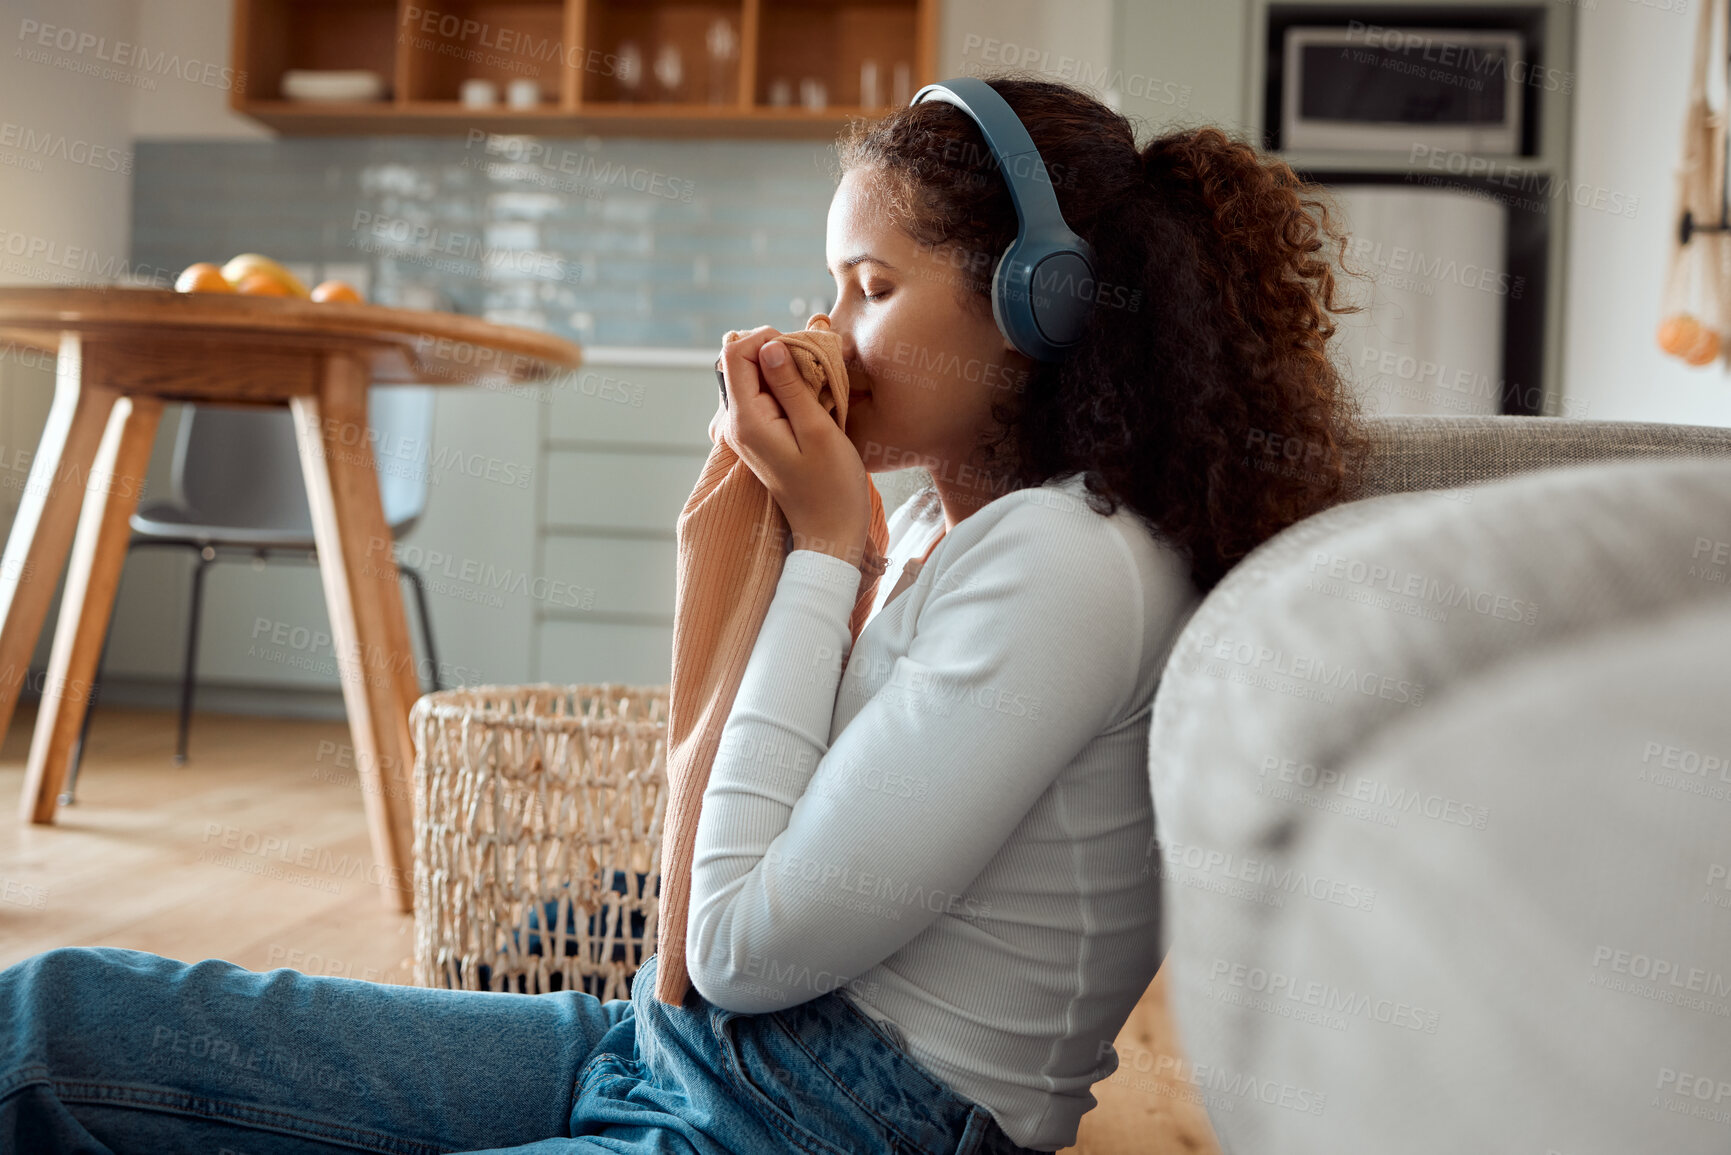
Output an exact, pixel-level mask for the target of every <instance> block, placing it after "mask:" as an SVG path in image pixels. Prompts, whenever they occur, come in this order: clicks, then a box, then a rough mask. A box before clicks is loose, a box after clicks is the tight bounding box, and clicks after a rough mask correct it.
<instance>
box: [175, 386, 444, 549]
mask: <svg viewBox="0 0 1731 1155" xmlns="http://www.w3.org/2000/svg"><path fill="white" fill-rule="evenodd" d="M367 409H368V423H369V425H370V426H371V428H372V433H373V435H374V436H373V455H374V459H375V464H376V466H377V469H378V475H379V498H380V501H381V502H382V504H383V506H384V511H385V523H386V524H387V525H389V526H390V527H391V533H392V535H393V536H401V535H402V534H404V533H407V532H408V531H409V529H410V528H411V527H412V526H413V525H414V523H415V521H416V520H417V519H418V518H419V517H420V516H421V514H422V513H423V512H424V511H425V510H426V507H427V490H428V487H429V485H430V484H431V479H430V478H429V477H428V468H429V466H428V458H429V452H428V451H429V446H430V443H431V440H432V432H433V389H432V387H431V386H426V385H408V386H401V385H384V386H375V387H373V388H372V389H371V390H369V391H368V395H367ZM173 486H174V492H175V496H176V497H177V498H178V499H179V500H180V501H181V502H182V503H183V504H185V505H187V506H189V507H191V508H192V509H194V510H196V511H197V512H198V514H199V515H200V520H201V521H203V522H204V523H205V524H208V525H229V526H236V527H243V528H249V529H266V528H268V529H281V530H285V531H306V532H309V533H310V531H311V529H312V510H311V509H310V508H309V507H308V505H307V495H306V481H305V477H304V475H303V474H302V472H301V460H300V449H299V447H298V445H297V444H296V442H295V429H294V420H293V418H292V417H291V415H290V414H289V411H288V410H287V409H286V408H281V407H272V408H253V407H237V406H228V405H188V406H187V407H186V412H185V413H184V414H182V416H181V420H180V432H179V436H178V438H177V439H176V441H175V447H174V467H173Z"/></svg>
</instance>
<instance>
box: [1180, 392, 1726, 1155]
mask: <svg viewBox="0 0 1731 1155" xmlns="http://www.w3.org/2000/svg"><path fill="white" fill-rule="evenodd" d="M1372 426H1373V430H1374V432H1375V435H1376V439H1377V447H1376V450H1375V452H1374V454H1373V459H1372V464H1371V468H1370V470H1369V471H1368V472H1367V474H1366V476H1365V478H1364V480H1363V483H1362V485H1361V486H1360V487H1359V488H1358V489H1357V490H1356V491H1355V493H1354V494H1353V495H1352V496H1353V498H1354V500H1351V501H1348V502H1346V503H1343V504H1341V505H1339V506H1336V507H1335V508H1333V509H1330V510H1328V511H1325V512H1323V513H1321V514H1319V515H1317V516H1315V517H1312V518H1310V519H1308V520H1306V521H1304V522H1302V523H1300V524H1298V525H1295V526H1293V527H1291V528H1290V529H1288V530H1287V531H1286V532H1284V533H1282V534H1280V535H1279V536H1277V537H1276V538H1274V539H1273V540H1271V541H1269V542H1266V543H1264V544H1263V545H1262V546H1261V547H1260V548H1258V549H1257V550H1256V551H1255V552H1254V553H1252V554H1251V555H1250V556H1249V557H1248V558H1246V559H1245V560H1244V561H1243V562H1242V563H1241V564H1240V565H1239V566H1237V567H1236V568H1235V569H1234V570H1233V571H1232V572H1231V573H1230V574H1228V575H1227V577H1226V579H1225V580H1224V581H1223V582H1222V583H1221V584H1220V585H1219V586H1218V587H1216V588H1215V589H1214V590H1213V591H1211V592H1210V594H1209V596H1208V597H1207V598H1206V599H1204V601H1203V603H1202V604H1201V605H1200V606H1199V607H1198V609H1197V610H1196V612H1195V614H1194V615H1193V616H1192V618H1191V619H1190V621H1189V622H1188V623H1187V624H1186V626H1185V628H1184V629H1183V631H1182V633H1181V634H1180V635H1179V637H1178V638H1177V640H1176V641H1175V643H1174V646H1173V650H1172V653H1171V656H1170V659H1169V662H1168V665H1167V667H1166V671H1165V675H1164V677H1163V679H1162V683H1161V686H1160V689H1159V691H1158V692H1157V694H1156V697H1155V704H1154V720H1153V726H1152V729H1151V732H1150V748H1149V772H1150V781H1151V786H1152V791H1153V796H1154V806H1155V814H1156V824H1157V841H1156V844H1155V845H1153V846H1151V847H1150V863H1149V865H1150V869H1151V870H1156V871H1159V872H1160V874H1161V876H1162V878H1163V879H1164V887H1163V895H1164V916H1165V917H1164V927H1165V930H1164V939H1165V944H1166V947H1167V956H1166V962H1165V970H1166V974H1167V977H1168V984H1169V985H1168V991H1169V997H1170V1002H1171V1008H1172V1012H1173V1014H1174V1017H1175V1019H1176V1021H1177V1024H1178V1026H1179V1029H1180V1032H1181V1034H1182V1037H1183V1045H1184V1049H1185V1052H1186V1055H1185V1062H1184V1063H1183V1064H1182V1065H1181V1066H1180V1067H1179V1070H1178V1075H1179V1080H1180V1082H1182V1083H1185V1084H1188V1085H1189V1086H1190V1087H1192V1088H1193V1089H1194V1092H1195V1094H1196V1096H1198V1097H1199V1098H1200V1099H1201V1101H1202V1102H1203V1103H1204V1104H1205V1105H1206V1106H1207V1108H1208V1111H1209V1115H1210V1118H1211V1120H1212V1122H1213V1125H1214V1128H1215V1131H1216V1134H1217V1135H1218V1136H1219V1138H1220V1141H1221V1144H1222V1146H1223V1148H1224V1149H1225V1150H1226V1151H1228V1152H1255V1153H1258V1155H1276V1153H1296V1152H1306V1153H1311V1152H1314V1153H1317V1155H1323V1153H1327V1155H1356V1153H1358V1152H1364V1153H1367V1155H1370V1153H1375V1155H1394V1153H1401V1155H1407V1153H1425V1152H1438V1153H1442V1152H1448V1153H1449V1155H1458V1153H1460V1152H1465V1151H1470V1152H1475V1153H1477V1152H1511V1153H1513V1152H1523V1153H1529V1155H1547V1153H1558V1155H1587V1153H1600V1152H1602V1153H1606V1155H1611V1153H1616V1155H1627V1153H1630V1152H1666V1153H1682V1152H1719V1153H1723V1152H1727V1151H1731V577H1728V575H1731V429H1720V428H1708V427H1694V426H1666V425H1651V424H1638V423H1623V422H1582V421H1565V420H1559V419H1550V418H1513V417H1498V418H1443V417H1434V418H1429V417H1394V418H1377V419H1372Z"/></svg>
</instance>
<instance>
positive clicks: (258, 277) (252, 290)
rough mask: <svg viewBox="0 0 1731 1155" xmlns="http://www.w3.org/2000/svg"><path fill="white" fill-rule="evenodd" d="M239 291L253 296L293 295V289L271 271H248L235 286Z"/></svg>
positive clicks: (236, 290)
mask: <svg viewBox="0 0 1731 1155" xmlns="http://www.w3.org/2000/svg"><path fill="white" fill-rule="evenodd" d="M234 291H235V292H237V293H244V294H246V295H247V296H251V297H292V296H294V295H295V292H294V290H293V289H291V288H289V287H288V286H287V285H285V284H283V283H282V282H281V281H280V280H278V279H277V278H275V277H273V276H271V275H270V274H269V273H248V274H247V275H246V276H244V277H242V278H241V279H240V281H239V283H237V284H236V285H235V287H234Z"/></svg>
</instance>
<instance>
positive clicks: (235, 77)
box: [15, 20, 246, 92]
mask: <svg viewBox="0 0 1731 1155" xmlns="http://www.w3.org/2000/svg"><path fill="white" fill-rule="evenodd" d="M18 39H19V40H20V41H22V42H23V47H21V48H20V49H19V50H18V51H17V53H15V55H18V56H20V57H23V58H24V59H28V60H31V61H32V62H33V63H37V64H56V65H58V66H60V67H66V68H67V69H68V71H72V72H92V71H93V72H97V74H98V75H100V74H101V72H102V71H107V70H99V69H97V68H96V67H95V66H92V65H90V64H88V63H84V64H82V65H79V63H78V62H76V61H65V58H62V60H61V61H55V60H51V59H43V55H44V54H42V53H41V52H39V51H31V50H32V49H43V48H52V49H55V50H56V51H59V52H68V53H71V54H72V55H73V56H76V57H88V58H89V59H90V60H97V61H101V62H102V63H104V64H112V65H114V66H115V67H117V68H129V69H133V70H134V71H136V72H140V73H145V74H146V76H145V77H142V78H139V77H121V76H113V77H104V78H105V79H126V80H129V81H136V80H138V79H149V77H150V76H152V75H154V76H173V77H176V78H178V79H180V80H184V81H186V82H188V83H189V84H203V85H206V86H208V87H211V88H222V89H233V90H234V91H236V92H244V91H246V73H245V72H237V71H236V70H235V69H232V68H227V67H224V66H223V65H220V64H216V63H214V62H212V61H205V60H198V59H195V58H192V57H188V58H186V59H184V60H183V59H181V57H180V54H179V53H171V52H169V51H167V50H166V49H164V50H159V51H156V52H152V51H151V50H150V49H149V48H147V47H145V46H144V45H142V44H133V43H130V42H128V41H125V40H115V41H112V42H110V41H109V39H108V37H106V36H98V35H96V34H95V33H92V32H80V31H79V30H78V29H76V28H67V27H65V26H63V25H55V24H43V23H42V22H41V21H38V20H20V21H19V22H18Z"/></svg>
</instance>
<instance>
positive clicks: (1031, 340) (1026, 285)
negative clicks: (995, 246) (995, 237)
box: [992, 237, 1054, 360]
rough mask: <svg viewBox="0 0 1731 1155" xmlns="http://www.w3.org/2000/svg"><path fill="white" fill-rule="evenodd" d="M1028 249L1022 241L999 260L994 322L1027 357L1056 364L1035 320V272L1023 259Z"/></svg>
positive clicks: (1011, 245) (994, 277)
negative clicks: (1033, 296) (1032, 297)
mask: <svg viewBox="0 0 1731 1155" xmlns="http://www.w3.org/2000/svg"><path fill="white" fill-rule="evenodd" d="M1025 248H1026V246H1025V244H1023V241H1021V237H1018V239H1016V241H1011V242H1009V248H1006V249H1004V255H1002V256H1001V258H997V268H995V270H994V272H992V320H995V322H997V331H999V332H1002V334H1004V338H1006V339H1007V341H1009V343H1011V346H1013V348H1014V350H1016V352H1018V353H1021V355H1023V357H1032V358H1033V360H1052V357H1054V350H1052V348H1051V345H1049V343H1047V341H1046V339H1044V338H1042V336H1040V327H1039V326H1037V324H1035V320H1033V303H1032V300H1030V289H1032V282H1033V277H1032V274H1033V270H1032V268H1028V261H1026V258H1025V255H1023V249H1025Z"/></svg>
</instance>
